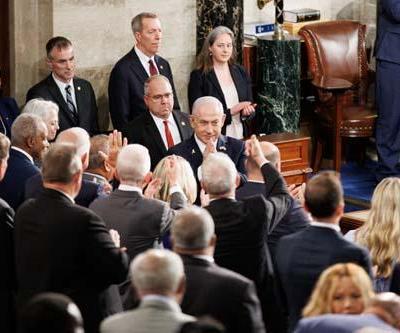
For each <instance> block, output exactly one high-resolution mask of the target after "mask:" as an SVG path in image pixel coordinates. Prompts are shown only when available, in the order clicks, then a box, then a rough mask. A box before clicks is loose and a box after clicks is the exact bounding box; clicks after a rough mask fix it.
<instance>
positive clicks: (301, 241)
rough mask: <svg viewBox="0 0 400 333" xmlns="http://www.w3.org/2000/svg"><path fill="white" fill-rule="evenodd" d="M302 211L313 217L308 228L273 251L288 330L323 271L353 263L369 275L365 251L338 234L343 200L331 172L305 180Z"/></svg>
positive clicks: (289, 236)
mask: <svg viewBox="0 0 400 333" xmlns="http://www.w3.org/2000/svg"><path fill="white" fill-rule="evenodd" d="M305 208H306V210H307V211H309V212H310V214H311V216H312V222H311V226H310V227H308V228H305V229H303V230H301V231H299V232H296V233H295V234H292V235H288V236H285V237H282V238H281V239H280V241H279V242H278V247H277V251H276V264H277V268H278V271H279V277H280V280H281V282H282V285H283V289H284V292H285V295H286V300H287V306H288V311H289V330H290V331H292V330H293V329H294V327H295V326H296V324H297V321H298V320H299V319H300V316H301V312H302V309H303V308H304V306H305V304H306V303H307V301H308V299H309V297H310V295H311V293H312V290H313V289H314V286H315V283H316V282H317V279H318V277H319V275H320V274H321V273H322V272H323V271H324V270H325V269H326V268H328V267H329V266H331V265H333V264H336V263H348V262H353V263H356V264H358V265H360V266H361V267H362V268H364V269H365V271H366V272H367V273H369V274H370V275H371V260H370V258H369V254H368V252H367V250H366V249H364V248H362V247H359V246H357V245H354V244H353V243H351V242H349V241H347V240H345V239H344V238H343V236H342V234H341V233H340V228H339V221H340V218H341V217H342V216H343V210H344V199H343V189H342V186H341V184H340V180H339V178H338V176H337V175H336V174H335V173H334V172H331V171H323V172H320V173H319V174H317V175H316V176H314V177H313V178H311V179H310V180H309V181H308V183H307V187H306V192H305Z"/></svg>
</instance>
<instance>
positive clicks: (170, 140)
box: [163, 120, 175, 149]
mask: <svg viewBox="0 0 400 333" xmlns="http://www.w3.org/2000/svg"><path fill="white" fill-rule="evenodd" d="M163 123H164V130H165V136H166V138H167V146H168V149H169V148H171V147H173V146H175V144H174V139H173V138H172V134H171V131H170V130H169V127H168V120H164V121H163Z"/></svg>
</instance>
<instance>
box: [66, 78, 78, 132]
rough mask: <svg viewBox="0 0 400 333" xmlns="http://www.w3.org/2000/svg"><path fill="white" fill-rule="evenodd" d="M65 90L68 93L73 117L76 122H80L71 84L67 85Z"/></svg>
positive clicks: (68, 104) (68, 101)
mask: <svg viewBox="0 0 400 333" xmlns="http://www.w3.org/2000/svg"><path fill="white" fill-rule="evenodd" d="M65 92H66V93H67V94H66V96H67V106H68V109H69V111H70V112H71V115H72V118H74V121H75V123H76V124H78V112H77V111H76V108H75V105H74V101H73V100H72V95H71V86H70V85H68V86H66V87H65Z"/></svg>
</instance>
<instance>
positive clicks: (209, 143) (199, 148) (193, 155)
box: [168, 96, 247, 183]
mask: <svg viewBox="0 0 400 333" xmlns="http://www.w3.org/2000/svg"><path fill="white" fill-rule="evenodd" d="M224 122H225V114H224V109H223V106H222V104H221V102H220V101H219V100H218V99H217V98H215V97H212V96H205V97H200V98H198V99H197V100H196V101H195V102H194V104H193V111H192V115H191V116H190V124H191V126H192V128H193V130H194V135H193V136H192V137H191V138H190V139H187V140H185V141H183V142H181V143H180V144H178V145H176V146H174V147H172V148H170V149H169V150H168V154H175V155H179V156H182V157H183V158H185V159H186V160H187V161H188V162H189V163H190V165H191V167H192V169H193V172H194V174H195V175H196V176H197V177H198V178H199V173H200V172H199V170H198V169H199V167H200V165H201V164H202V163H203V159H204V160H205V159H206V158H207V156H208V155H209V154H211V153H214V152H217V151H219V152H222V153H225V154H227V155H228V156H229V157H230V158H231V160H232V162H233V163H234V164H235V166H236V170H237V171H238V172H239V174H240V178H241V182H242V183H244V182H245V181H246V179H247V178H246V176H245V175H246V169H245V166H244V162H245V160H246V155H245V147H244V143H243V141H240V140H237V139H234V138H231V137H228V136H224V135H221V129H222V126H223V124H224Z"/></svg>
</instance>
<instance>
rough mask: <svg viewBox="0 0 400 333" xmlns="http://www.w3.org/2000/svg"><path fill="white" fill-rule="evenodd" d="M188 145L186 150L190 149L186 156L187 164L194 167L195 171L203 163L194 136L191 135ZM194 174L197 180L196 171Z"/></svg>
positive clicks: (201, 154)
mask: <svg viewBox="0 0 400 333" xmlns="http://www.w3.org/2000/svg"><path fill="white" fill-rule="evenodd" d="M188 143H189V144H188V149H190V151H189V154H188V156H189V159H190V161H189V163H190V165H192V166H194V167H195V168H194V169H197V168H198V167H199V166H200V165H201V163H202V162H203V153H202V152H201V151H200V148H199V146H198V145H197V143H196V140H195V139H194V135H192V137H191V138H190V139H189V142H188ZM194 172H195V177H196V178H197V170H194Z"/></svg>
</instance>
